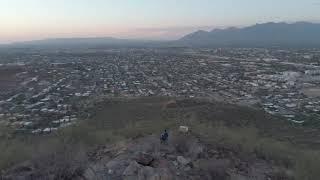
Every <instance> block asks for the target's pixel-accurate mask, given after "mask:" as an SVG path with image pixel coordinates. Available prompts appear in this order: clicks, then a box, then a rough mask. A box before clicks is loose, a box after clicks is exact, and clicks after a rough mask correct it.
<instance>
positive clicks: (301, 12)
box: [0, 0, 320, 44]
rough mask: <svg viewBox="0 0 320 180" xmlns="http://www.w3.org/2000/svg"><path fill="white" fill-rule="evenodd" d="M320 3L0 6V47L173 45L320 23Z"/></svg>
mask: <svg viewBox="0 0 320 180" xmlns="http://www.w3.org/2000/svg"><path fill="white" fill-rule="evenodd" d="M319 8H320V1H317V0H305V1H304V2H301V1H298V0H291V1H290V0H282V1H281V2H278V1H273V0H271V1H259V2H257V1H254V0H242V1H237V2H233V1H231V0H227V1H223V2H222V1H218V0H185V1H183V2H181V1H178V0H162V1H156V0H140V1H139V2H137V1H136V2H133V1H128V0H127V1H126V0H118V1H116V0H105V1H103V0H90V1H89V0H78V1H77V2H76V3H75V2H70V1H66V0H56V1H43V0H0V22H1V23H0V26H1V28H0V43H1V44H3V43H10V42H19V41H29V40H39V39H49V38H73V37H80V38H81V37H84V38H85V37H115V38H126V39H127V38H129V39H149V40H173V39H178V38H180V37H182V36H183V35H186V34H188V33H190V32H193V31H196V30H200V29H201V30H211V29H214V28H226V27H231V26H236V27H243V26H249V25H253V24H256V23H266V22H289V23H290V22H297V21H308V22H319V20H320V12H319V11H318V9H319Z"/></svg>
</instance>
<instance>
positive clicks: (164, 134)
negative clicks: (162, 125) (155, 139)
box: [160, 130, 169, 143]
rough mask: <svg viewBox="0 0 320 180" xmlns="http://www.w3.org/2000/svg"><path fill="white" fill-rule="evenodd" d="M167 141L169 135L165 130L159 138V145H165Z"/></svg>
mask: <svg viewBox="0 0 320 180" xmlns="http://www.w3.org/2000/svg"><path fill="white" fill-rule="evenodd" d="M168 139H169V134H168V131H167V130H164V132H163V133H162V134H161V136H160V141H161V143H167V142H168Z"/></svg>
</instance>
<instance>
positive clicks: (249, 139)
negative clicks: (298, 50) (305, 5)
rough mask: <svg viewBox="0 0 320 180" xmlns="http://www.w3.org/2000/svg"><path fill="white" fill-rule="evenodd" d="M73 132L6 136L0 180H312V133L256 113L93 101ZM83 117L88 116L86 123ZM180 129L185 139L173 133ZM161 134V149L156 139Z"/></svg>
mask: <svg viewBox="0 0 320 180" xmlns="http://www.w3.org/2000/svg"><path fill="white" fill-rule="evenodd" d="M85 105H86V106H87V107H88V109H87V111H84V116H87V117H89V119H88V120H84V121H83V122H82V123H80V124H78V125H77V126H74V127H70V128H68V129H65V130H63V131H61V132H57V133H56V134H50V135H45V136H42V137H34V136H33V137H26V136H24V137H19V136H13V137H12V136H9V137H7V139H9V140H6V141H4V139H3V138H4V136H0V137H1V138H2V141H1V143H0V147H1V149H2V153H1V154H0V167H1V168H2V169H3V170H2V171H1V177H2V179H6V180H11V179H12V180H13V179H30V180H31V179H65V180H68V179H79V180H80V179H81V180H90V179H93V180H95V179H97V180H100V179H102V180H103V179H116V180H117V179H119V180H120V179H130V180H131V179H132V180H134V179H137V180H144V179H145V180H149V179H150V180H158V179H163V180H166V179H172V180H174V179H181V180H182V179H183V180H184V179H199V180H200V179H201V180H202V179H208V180H209V179H216V180H224V179H228V180H245V179H249V180H269V179H272V180H274V179H275V180H294V179H295V180H316V179H317V177H319V176H320V174H319V171H318V162H319V161H320V154H319V147H318V143H317V141H316V138H315V137H318V136H319V133H317V130H315V129H308V128H305V127H296V126H294V125H291V124H289V123H287V122H286V121H283V120H281V119H278V118H277V117H271V116H269V115H267V114H265V113H264V112H261V111H259V110H254V109H250V108H246V107H239V106H235V105H230V104H224V103H220V102H219V103H218V102H209V101H205V100H185V99H180V100H178V99H167V98H145V99H144V98H142V99H101V98H99V100H97V101H95V102H90V103H85ZM86 112H92V113H91V114H90V115H89V116H88V115H87V114H86ZM181 125H184V126H188V127H189V131H188V132H187V133H182V132H179V131H178V129H179V127H180V126H181ZM164 129H168V130H169V141H168V143H166V144H161V143H160V140H159V136H160V133H161V132H162V131H163V130H164Z"/></svg>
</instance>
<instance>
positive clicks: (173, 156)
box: [167, 154, 177, 161]
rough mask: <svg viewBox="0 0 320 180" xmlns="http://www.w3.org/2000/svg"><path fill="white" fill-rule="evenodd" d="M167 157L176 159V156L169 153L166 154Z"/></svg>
mask: <svg viewBox="0 0 320 180" xmlns="http://www.w3.org/2000/svg"><path fill="white" fill-rule="evenodd" d="M167 159H169V160H172V161H173V160H176V159H177V156H175V155H171V154H169V155H167Z"/></svg>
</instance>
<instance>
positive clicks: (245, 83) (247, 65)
mask: <svg viewBox="0 0 320 180" xmlns="http://www.w3.org/2000/svg"><path fill="white" fill-rule="evenodd" d="M100 96H109V97H123V96H125V97H139V96H170V97H188V98H209V99H214V100H217V101H221V102H230V103H236V104H241V105H244V106H251V107H255V108H260V109H263V110H264V111H266V112H267V113H270V114H273V115H278V116H281V117H283V118H286V119H287V120H288V121H291V122H292V123H297V124H312V123H317V121H318V119H319V115H320V50H319V49H285V50H283V49H277V48H274V49H252V48H241V49H237V48H224V49H192V48H154V49H153V48H147V49H138V48H132V49H130V48H126V49H107V50H101V49H86V50H81V51H80V50H59V51H56V50H35V49H27V50H25V49H23V50H20V49H18V50H8V51H4V52H1V53H0V123H1V124H5V125H8V126H11V127H14V128H16V129H17V130H19V131H23V132H31V133H34V134H40V133H49V132H51V131H55V130H57V129H59V128H61V127H66V126H70V125H73V124H75V123H76V122H77V121H79V120H80V119H81V118H83V117H79V116H80V114H81V115H83V114H85V112H84V111H83V110H84V109H83V107H82V106H81V103H82V102H84V101H85V100H90V99H92V98H96V97H100Z"/></svg>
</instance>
